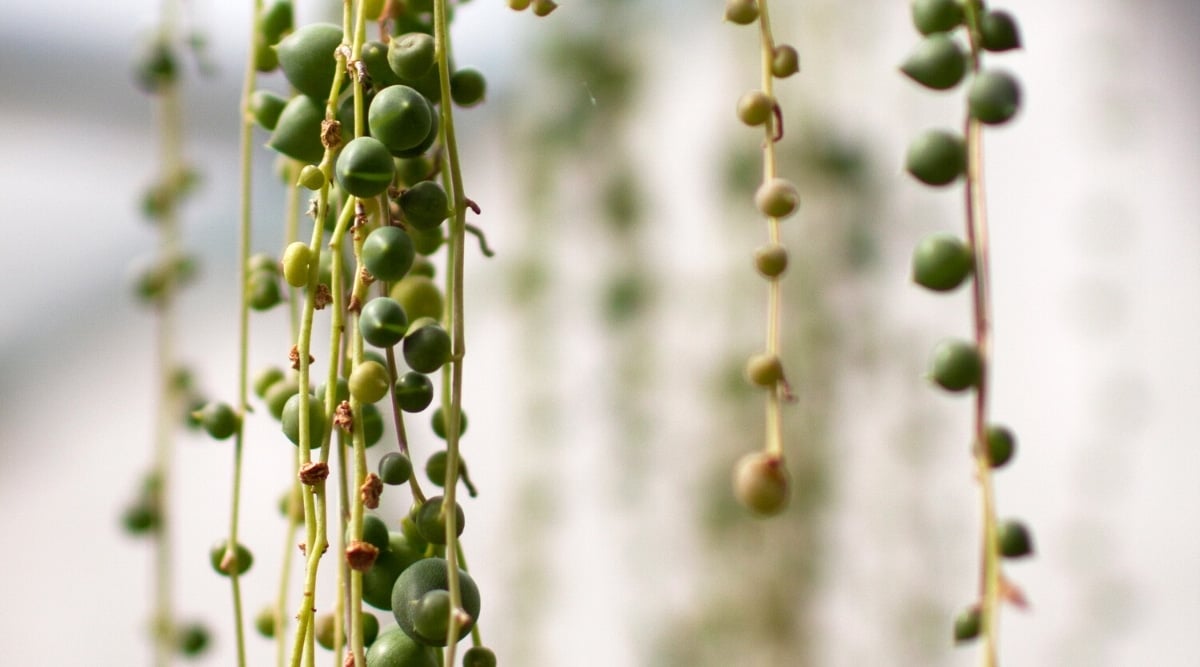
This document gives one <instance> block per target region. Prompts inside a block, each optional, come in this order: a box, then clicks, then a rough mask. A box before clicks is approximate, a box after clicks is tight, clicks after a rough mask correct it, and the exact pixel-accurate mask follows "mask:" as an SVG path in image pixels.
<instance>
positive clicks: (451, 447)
mask: <svg viewBox="0 0 1200 667" xmlns="http://www.w3.org/2000/svg"><path fill="white" fill-rule="evenodd" d="M433 26H434V44H435V52H436V54H437V67H438V78H439V79H440V82H441V96H442V103H441V113H442V132H443V137H444V138H445V143H444V146H445V160H446V166H447V167H448V170H449V175H450V183H451V197H452V199H451V201H452V206H453V212H452V213H453V215H452V216H451V219H450V247H449V252H450V271H451V283H452V286H453V289H451V290H450V328H451V334H450V336H451V340H452V341H453V347H452V355H451V359H450V363H451V364H453V365H452V366H451V372H450V375H451V379H450V384H451V386H450V406H449V409H448V410H445V415H446V417H445V424H446V483H445V487H444V488H445V495H444V500H443V502H442V512H443V516H444V517H445V520H446V560H447V568H448V570H449V571H448V572H447V579H448V581H449V585H448V588H449V589H450V623H449V630H448V632H449V636H450V637H457V636H458V631H459V628H460V627H461V620H462V619H461V614H462V613H463V612H462V587H461V582H460V581H459V576H458V526H457V525H456V524H457V516H456V515H457V512H456V511H455V507H457V505H456V501H455V496H456V495H457V489H458V466H459V452H458V439H459V430H460V429H459V426H460V420H461V415H462V366H463V358H464V357H465V356H466V337H465V335H464V323H463V249H464V245H465V237H466V218H467V215H466V213H467V202H466V195H465V193H464V191H463V183H462V167H461V165H460V164H459V158H458V141H457V138H456V137H455V134H454V111H453V108H454V103H453V101H452V100H451V99H450V30H449V26H448V25H447V15H446V0H434V3H433ZM457 646H458V643H457V642H455V641H451V642H450V643H449V646H447V647H446V657H445V663H444V664H446V665H453V664H454V658H455V650H456V648H457Z"/></svg>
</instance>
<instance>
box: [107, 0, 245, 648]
mask: <svg viewBox="0 0 1200 667" xmlns="http://www.w3.org/2000/svg"><path fill="white" fill-rule="evenodd" d="M181 10H182V7H181V3H180V2H178V1H177V0H164V2H163V3H162V6H161V8H160V16H159V23H158V26H157V28H156V29H155V31H154V34H153V35H152V36H151V37H150V38H149V39H148V40H147V42H146V44H145V46H144V48H143V51H142V53H141V54H140V55H139V57H138V60H137V62H136V65H135V71H134V75H135V80H136V81H135V82H136V84H137V86H138V87H139V88H140V89H141V90H142V91H143V92H145V93H147V94H148V95H150V96H152V97H153V99H154V100H155V112H156V116H157V118H158V123H157V133H158V137H157V143H158V165H157V169H156V171H157V178H156V179H155V180H154V182H152V183H151V185H150V186H149V187H148V188H147V189H146V191H145V193H144V194H143V197H142V213H143V214H144V216H145V217H146V219H147V220H148V221H149V222H150V223H151V224H153V225H154V227H155V229H156V230H157V234H158V250H157V253H156V255H155V256H154V257H153V258H151V259H148V260H146V261H145V262H144V263H143V265H142V266H141V268H140V269H139V270H138V272H137V273H136V275H135V277H134V283H135V284H134V289H135V293H136V296H137V297H138V298H139V300H140V301H142V302H143V303H144V304H146V305H147V306H149V307H151V308H152V309H153V311H154V315H155V319H156V321H155V335H154V359H155V368H156V369H157V372H158V378H157V384H158V391H157V395H158V405H157V409H156V410H155V411H154V413H153V414H154V427H153V433H154V438H153V440H154V447H153V457H152V458H153V463H152V465H151V469H150V471H149V472H148V473H147V474H146V475H145V476H144V478H143V480H142V482H141V487H140V489H139V490H138V492H137V497H136V499H135V500H134V501H133V502H132V503H131V504H130V505H129V506H128V507H127V509H126V510H125V512H124V515H123V517H122V520H123V523H124V526H125V529H126V530H127V531H128V532H130V533H131V534H134V535H146V536H149V537H151V538H152V539H153V541H154V565H153V568H152V572H153V574H152V579H153V590H154V601H153V605H152V607H153V612H152V615H153V618H152V623H151V628H152V633H153V641H152V644H153V647H154V661H153V664H154V665H157V666H159V667H162V666H165V665H170V664H172V663H173V661H174V657H175V656H176V655H177V654H180V655H183V656H187V657H191V656H195V655H199V654H200V653H202V652H203V651H204V650H205V649H206V648H207V646H208V643H209V633H208V630H207V628H206V627H205V626H204V625H202V624H200V623H196V622H189V623H184V622H182V621H181V620H180V619H179V618H178V617H177V612H176V610H175V600H174V592H173V589H174V578H175V577H174V574H173V573H174V563H173V561H174V550H173V545H172V543H173V540H174V530H173V526H174V522H173V521H172V520H171V519H172V516H173V512H172V508H171V495H172V478H173V477H174V471H173V467H174V466H173V461H174V450H175V446H176V434H177V432H178V430H179V426H180V425H181V424H182V423H184V422H186V424H187V425H188V426H191V427H200V426H203V427H205V428H206V429H208V430H209V431H210V432H212V431H214V430H216V431H218V432H219V433H218V435H223V436H225V437H227V434H225V433H223V430H224V429H225V426H226V425H227V423H228V418H229V416H230V415H229V414H227V413H224V412H223V411H221V410H214V409H211V408H204V409H201V407H202V404H203V399H201V398H200V397H199V394H198V391H197V390H196V388H195V386H194V380H193V378H192V374H191V371H190V370H189V369H188V368H186V367H185V366H184V365H183V364H182V362H181V361H180V355H179V352H178V349H177V340H176V329H177V317H176V312H177V309H178V297H179V293H180V290H181V289H182V288H183V287H185V286H186V285H187V284H188V283H189V282H190V281H191V279H192V278H193V276H194V274H195V270H196V267H195V259H194V258H193V257H191V256H190V255H188V254H187V253H186V252H185V250H184V247H183V242H182V222H183V220H182V218H183V216H182V207H183V204H184V202H185V201H186V199H187V197H188V196H189V195H190V194H191V193H192V192H193V191H194V189H195V188H196V186H197V184H198V182H199V174H198V173H197V172H196V171H195V170H194V169H193V168H192V167H191V166H190V165H189V164H188V161H187V157H186V155H185V150H184V144H185V137H184V128H185V118H184V114H183V109H184V99H183V94H182V86H181V81H182V77H183V73H184V72H183V70H184V67H185V65H186V64H187V63H186V60H185V55H188V51H191V55H192V56H193V57H194V59H195V61H196V62H197V63H198V64H199V65H201V69H202V71H203V69H204V67H205V66H206V65H207V63H206V62H205V61H204V60H203V59H202V55H203V54H202V53H201V52H200V49H201V48H202V47H203V43H202V40H200V39H199V37H198V36H196V35H193V36H192V38H191V39H185V36H184V34H183V28H182V17H181V16H180V14H181Z"/></svg>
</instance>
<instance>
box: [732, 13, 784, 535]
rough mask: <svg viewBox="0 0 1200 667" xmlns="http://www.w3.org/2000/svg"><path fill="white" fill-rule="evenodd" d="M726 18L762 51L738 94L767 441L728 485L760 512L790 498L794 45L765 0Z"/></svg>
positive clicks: (754, 374)
mask: <svg viewBox="0 0 1200 667" xmlns="http://www.w3.org/2000/svg"><path fill="white" fill-rule="evenodd" d="M725 20H726V21H729V22H731V23H734V24H737V25H757V26H758V28H759V46H760V51H761V58H760V65H761V67H760V73H761V81H762V83H761V87H760V88H759V89H757V90H752V91H749V92H747V93H745V94H743V95H742V97H741V98H740V99H739V100H738V103H737V116H738V119H739V120H741V122H742V123H744V124H746V125H748V126H750V127H761V128H762V132H763V144H762V146H763V148H762V150H763V159H762V171H763V176H762V184H761V185H759V187H758V190H757V191H756V192H755V194H754V205H755V207H756V208H757V209H758V212H759V213H761V214H762V215H763V216H764V217H765V218H766V220H767V236H768V242H767V243H766V244H765V245H763V246H761V247H759V248H758V249H757V250H756V251H755V252H754V266H755V268H756V269H757V270H758V273H759V274H760V275H762V276H763V278H764V279H766V281H767V286H768V287H767V327H766V329H767V333H766V349H765V350H764V351H763V352H759V353H756V354H754V355H752V356H751V357H750V359H749V360H748V361H747V362H746V378H747V380H749V382H750V383H751V384H752V385H754V386H756V387H760V388H762V389H763V390H764V392H765V393H766V444H765V446H764V447H763V449H762V450H759V451H756V452H752V453H749V454H746V455H745V456H743V457H742V458H741V459H739V460H738V462H737V463H736V464H735V467H734V472H733V489H734V494H735V495H736V497H737V499H738V501H739V502H741V503H742V504H743V505H745V506H746V507H747V508H748V509H750V510H751V511H752V512H754V513H755V514H758V515H762V516H770V515H774V514H778V513H779V512H782V511H783V510H784V509H785V508H786V507H787V504H788V498H789V497H790V490H789V477H788V472H787V467H786V464H785V461H784V447H783V403H785V402H787V401H789V400H791V398H792V394H791V387H790V385H789V384H788V381H787V378H786V376H785V374H784V368H783V360H782V357H781V352H780V344H779V343H780V341H779V339H780V329H781V327H782V322H781V317H782V315H781V312H780V311H781V304H782V296H781V287H780V279H781V277H782V276H783V273H784V271H786V270H787V263H788V255H787V249H786V248H784V246H783V243H782V241H781V234H780V226H781V225H780V223H781V221H782V220H783V219H784V218H786V217H788V216H790V215H791V214H792V213H794V212H795V211H796V209H797V208H798V207H799V205H800V196H799V193H798V192H797V191H796V186H795V185H793V184H792V183H791V181H788V180H787V179H785V178H782V177H780V176H779V175H778V173H777V171H778V169H777V165H776V158H775V144H776V142H778V141H779V140H781V139H782V138H783V113H782V111H781V110H780V107H779V102H778V101H777V100H776V99H775V79H781V78H785V77H789V76H791V75H793V74H795V73H796V72H798V71H799V69H800V58H799V55H798V54H797V52H796V49H795V48H794V47H792V46H789V45H786V44H778V45H777V44H776V43H775V39H774V37H773V36H772V34H771V21H770V14H769V13H768V8H767V0H727V2H726V4H725Z"/></svg>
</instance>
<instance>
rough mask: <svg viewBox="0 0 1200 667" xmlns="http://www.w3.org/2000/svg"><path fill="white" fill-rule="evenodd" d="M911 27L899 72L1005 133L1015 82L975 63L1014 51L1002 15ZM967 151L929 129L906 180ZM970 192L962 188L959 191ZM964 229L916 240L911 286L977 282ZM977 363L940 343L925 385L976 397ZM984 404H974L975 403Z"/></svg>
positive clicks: (964, 10) (939, 15)
mask: <svg viewBox="0 0 1200 667" xmlns="http://www.w3.org/2000/svg"><path fill="white" fill-rule="evenodd" d="M912 20H913V24H914V26H915V27H916V29H917V31H918V32H920V33H921V35H922V39H921V41H920V43H919V44H918V45H917V46H916V48H914V49H913V51H912V52H911V54H910V55H909V56H908V58H907V59H906V60H905V61H904V63H903V64H902V65H901V67H900V70H901V72H903V73H904V74H905V75H906V76H908V77H909V78H910V79H912V80H913V81H914V82H916V83H917V84H919V85H921V86H923V87H925V88H928V89H931V90H937V91H945V90H953V89H955V88H957V87H958V86H959V85H960V84H962V83H963V82H964V80H967V84H966V86H967V94H966V112H967V114H966V115H967V125H968V129H971V128H972V127H973V126H975V125H977V124H980V123H982V124H986V125H999V124H1003V123H1006V122H1008V121H1009V120H1011V119H1012V118H1013V116H1015V115H1016V113H1017V111H1018V109H1019V108H1020V103H1021V88H1020V85H1019V84H1018V82H1017V80H1016V78H1015V77H1014V76H1013V75H1012V74H1011V73H1009V72H1007V71H1005V70H1003V69H993V68H985V67H983V63H982V54H983V52H984V51H990V52H1001V51H1008V50H1011V49H1016V48H1019V47H1020V45H1021V41H1020V34H1019V31H1018V29H1017V26H1016V22H1015V21H1014V19H1013V17H1012V16H1011V15H1010V14H1008V13H1007V12H1005V11H1002V10H991V9H988V8H987V7H985V6H984V3H983V2H982V1H981V0H915V1H914V2H913V4H912ZM968 148H969V147H968V140H967V139H965V138H964V136H963V135H962V134H961V133H960V132H957V131H954V130H950V129H943V128H933V129H928V130H926V131H924V132H923V133H921V134H920V135H918V136H917V137H916V138H915V139H914V140H913V141H912V142H911V143H910V144H909V147H908V152H907V156H906V160H905V166H906V169H907V170H908V172H909V174H911V175H912V176H913V177H914V178H916V179H917V180H918V181H920V182H921V183H924V184H926V185H929V186H933V187H943V186H948V185H950V184H952V183H954V182H956V181H958V180H959V179H960V177H963V176H964V175H966V176H967V177H968V180H970V179H972V178H976V176H977V175H976V174H974V173H970V165H969V161H970V157H969V156H968ZM973 185H974V184H972V183H970V182H968V184H967V187H968V188H971V187H973ZM974 196H975V195H974V194H973V193H972V195H971V197H974ZM968 201H971V199H970V198H969V199H968ZM972 224H978V221H976V219H975V213H974V212H970V213H969V216H968V231H970V232H971V233H970V234H969V235H968V238H967V240H964V239H962V238H960V237H958V236H956V235H954V234H950V233H947V232H936V233H934V234H931V235H929V236H927V237H925V238H924V239H922V240H921V241H920V242H919V243H918V244H917V247H916V249H915V251H914V252H913V256H912V279H913V281H914V282H915V283H917V284H918V285H920V286H922V287H925V288H927V289H929V290H932V291H935V292H950V291H953V290H955V289H957V288H958V287H960V286H961V285H963V284H965V283H967V282H968V281H969V280H970V279H971V278H972V277H973V276H974V278H975V279H976V280H980V279H981V276H979V275H978V273H979V262H978V255H979V254H980V253H981V252H982V250H981V249H980V248H978V247H977V244H978V243H979V238H980V232H979V230H972V229H971V225H972ZM977 288H978V285H977ZM976 292H977V293H976V297H975V298H976V301H977V306H976V307H977V308H983V307H985V306H982V305H980V304H979V302H980V301H981V300H983V299H986V294H984V293H983V288H979V289H977V290H976ZM977 320H979V321H977V326H986V324H987V323H986V318H981V317H979V316H977ZM985 363H986V361H985V359H984V356H983V354H981V351H980V348H979V346H978V344H977V343H974V342H970V341H966V340H958V339H947V340H943V341H941V342H939V343H938V344H937V345H936V347H935V348H934V350H933V354H932V356H931V359H930V365H929V377H930V379H931V380H932V381H933V382H934V383H935V384H937V385H938V386H939V387H941V388H942V389H944V390H946V391H948V392H966V391H976V392H980V391H982V386H981V385H982V383H983V381H984V376H985V374H986V373H987V369H986V368H985ZM985 398H986V397H980V398H979V400H980V403H981V404H982V403H983V402H984V400H985ZM981 410H982V408H981ZM981 416H982V414H981ZM982 433H983V438H982V440H983V442H979V443H978V445H977V447H978V449H977V451H976V456H979V457H983V458H982V461H983V463H981V465H986V466H987V467H990V468H1000V467H1002V466H1004V465H1005V464H1007V463H1008V461H1009V460H1010V459H1011V458H1012V456H1013V454H1014V452H1015V447H1016V439H1015V437H1014V436H1013V434H1012V432H1011V431H1010V430H1009V429H1008V428H1007V427H1005V426H1002V425H999V424H987V425H986V426H984V427H982ZM995 530H996V549H997V552H998V553H997V554H996V555H997V556H999V557H1004V558H1020V557H1022V556H1027V555H1029V554H1031V553H1032V552H1033V542H1032V538H1031V537H1030V534H1029V531H1028V529H1027V528H1026V527H1025V526H1024V525H1023V524H1022V523H1020V522H1019V521H1012V520H1010V521H1004V522H1000V523H999V524H998V525H997V526H996V528H995ZM982 614H983V605H982V603H977V604H973V605H971V606H969V607H968V608H967V609H965V610H964V611H963V612H962V613H960V614H959V616H958V617H957V619H956V620H955V623H954V638H955V640H956V641H958V642H965V641H968V640H971V639H974V638H976V637H978V636H979V635H980V634H981V632H982V625H983V623H982V620H981V616H982Z"/></svg>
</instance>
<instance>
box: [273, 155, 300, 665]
mask: <svg viewBox="0 0 1200 667" xmlns="http://www.w3.org/2000/svg"><path fill="white" fill-rule="evenodd" d="M300 169H301V165H300V164H299V163H298V162H295V161H293V162H292V163H291V164H290V165H289V167H288V188H287V203H286V207H287V211H286V212H285V214H284V220H285V222H284V242H283V244H284V247H287V246H288V245H290V244H291V243H292V242H294V241H296V240H297V239H298V238H299V235H300V229H299V228H300V189H299V185H297V179H298V178H299V177H300ZM300 294H301V292H300V290H299V288H296V287H291V286H289V287H288V321H289V322H290V324H291V329H290V330H291V340H297V339H298V338H299V335H300V310H301V303H300V300H301V298H300ZM297 386H298V385H297ZM299 463H300V462H299V458H297V459H295V461H294V462H293V465H292V475H293V477H294V476H295V475H296V474H297V473H299ZM292 489H293V491H292V492H291V493H289V494H288V502H287V530H286V534H285V535H284V539H283V558H282V559H281V563H280V568H279V569H280V572H279V594H278V596H277V597H276V600H275V611H274V614H275V664H276V665H277V666H278V667H284V663H285V661H286V660H287V633H285V632H284V629H285V628H286V627H287V598H288V588H289V587H290V586H289V584H290V582H291V579H292V561H293V553H294V551H293V550H294V549H295V547H294V545H293V542H294V541H295V539H296V529H297V528H298V527H299V525H300V520H299V518H298V517H299V516H302V515H303V511H302V509H303V502H304V501H303V489H302V488H301V487H300V482H299V480H297V479H293V480H292Z"/></svg>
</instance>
